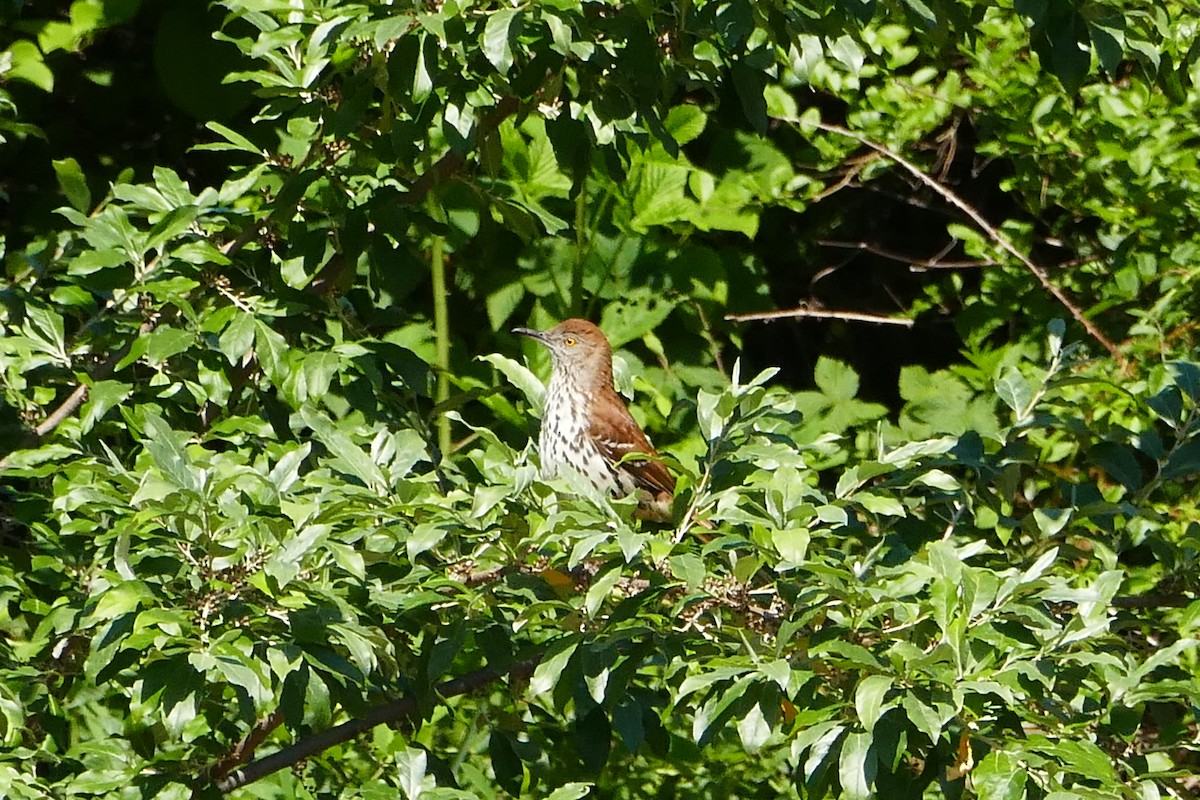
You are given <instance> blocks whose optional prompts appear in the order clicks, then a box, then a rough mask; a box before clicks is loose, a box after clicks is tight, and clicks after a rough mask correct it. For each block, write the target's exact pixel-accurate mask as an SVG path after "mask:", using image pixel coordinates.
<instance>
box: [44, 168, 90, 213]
mask: <svg viewBox="0 0 1200 800" xmlns="http://www.w3.org/2000/svg"><path fill="white" fill-rule="evenodd" d="M50 163H51V164H52V165H53V166H54V174H55V175H57V176H58V187H59V188H60V189H61V190H62V193H63V195H64V196H65V197H66V198H67V202H68V203H70V204H71V206H72V207H74V208H75V209H77V210H79V211H84V212H86V211H89V210H90V209H91V207H92V192H91V190H90V189H88V185H87V178H85V177H84V175H83V170H82V169H80V167H79V162H78V161H76V160H75V159H73V158H63V159H59V160H57V161H52V162H50Z"/></svg>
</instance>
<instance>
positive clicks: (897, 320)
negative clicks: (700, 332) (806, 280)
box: [725, 308, 913, 328]
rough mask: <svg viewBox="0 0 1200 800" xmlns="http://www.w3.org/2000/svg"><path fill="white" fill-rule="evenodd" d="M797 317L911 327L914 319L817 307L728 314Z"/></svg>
mask: <svg viewBox="0 0 1200 800" xmlns="http://www.w3.org/2000/svg"><path fill="white" fill-rule="evenodd" d="M796 317H813V318H816V319H841V320H846V321H848V322H874V323H877V324H879V325H899V326H901V327H903V328H911V327H912V326H913V320H911V319H908V318H906V317H885V316H881V315H879V314H862V313H859V312H857V311H820V310H817V309H815V308H789V309H785V310H782V311H756V312H754V313H752V314H726V315H725V319H726V320H728V321H730V322H753V321H756V320H762V321H766V322H770V321H772V320H777V319H795V318H796Z"/></svg>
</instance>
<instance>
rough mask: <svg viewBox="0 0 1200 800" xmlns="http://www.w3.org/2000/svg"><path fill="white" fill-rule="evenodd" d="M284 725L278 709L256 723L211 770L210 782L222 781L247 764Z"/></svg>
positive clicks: (281, 714) (281, 713)
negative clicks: (255, 752)
mask: <svg viewBox="0 0 1200 800" xmlns="http://www.w3.org/2000/svg"><path fill="white" fill-rule="evenodd" d="M282 724H283V712H282V711H280V710H278V709H276V710H275V711H272V712H271V713H270V714H268V715H267V716H265V717H263V718H262V719H260V720H259V721H258V722H256V723H254V727H253V728H251V729H250V731H249V732H248V733H247V734H246V735H245V736H243V737H242V738H241V740H240V741H239V742H238V743H237V744H235V745H234V746H233V749H232V750H230V751H229V752H228V753H226V754H225V755H224V756H222V757H221V759H220V760H218V761H217V763H215V764H213V765H212V767H211V769H209V772H208V774H209V779H210V780H221V779H222V778H224V777H225V776H226V775H228V774H229V773H230V771H231V770H233V768H234V767H237V766H238V765H240V764H245V763H246V762H247V761H249V760H250V758H251V756H253V755H254V751H255V750H257V749H258V746H259V745H260V744H262V743H263V741H264V740H265V739H266V738H267V737H268V736H269V735H270V734H271V731H273V730H275V729H276V728H278V727H279V726H280V725H282Z"/></svg>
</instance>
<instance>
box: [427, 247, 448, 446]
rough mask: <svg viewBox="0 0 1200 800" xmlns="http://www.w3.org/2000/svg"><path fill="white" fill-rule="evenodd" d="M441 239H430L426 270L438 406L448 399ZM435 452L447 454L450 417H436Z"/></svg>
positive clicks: (445, 312) (443, 260) (446, 322)
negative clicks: (428, 273) (430, 286)
mask: <svg viewBox="0 0 1200 800" xmlns="http://www.w3.org/2000/svg"><path fill="white" fill-rule="evenodd" d="M444 244H445V242H444V241H443V239H442V237H440V236H435V237H433V246H432V247H431V252H430V262H431V263H430V267H431V268H432V272H433V331H434V336H435V338H436V342H437V352H436V355H435V364H434V366H435V367H436V368H437V395H436V396H435V397H434V400H435V402H436V404H437V405H438V406H441V405H442V404H443V403H445V402H446V401H447V400H449V399H450V312H449V310H448V308H447V307H446V299H447V293H446V259H445V257H444V255H443V252H442V248H443V245H444ZM437 434H438V450H440V451H441V454H442V458H443V459H444V458H446V456H447V455H448V454H449V453H450V444H451V442H450V418H449V417H447V416H446V415H445V414H439V415H438V418H437Z"/></svg>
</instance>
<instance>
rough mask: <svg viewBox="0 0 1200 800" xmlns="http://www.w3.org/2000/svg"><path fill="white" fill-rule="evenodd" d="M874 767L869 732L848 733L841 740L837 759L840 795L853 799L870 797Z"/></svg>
mask: <svg viewBox="0 0 1200 800" xmlns="http://www.w3.org/2000/svg"><path fill="white" fill-rule="evenodd" d="M876 769H877V766H876V758H875V750H874V749H873V747H872V739H871V734H869V733H851V734H848V735H847V736H846V739H845V740H844V741H843V742H842V754H841V757H840V758H839V759H838V775H839V777H840V778H841V784H842V796H843V797H847V798H853V800H867V798H869V797H871V785H872V784H873V783H874V782H875V771H876Z"/></svg>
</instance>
